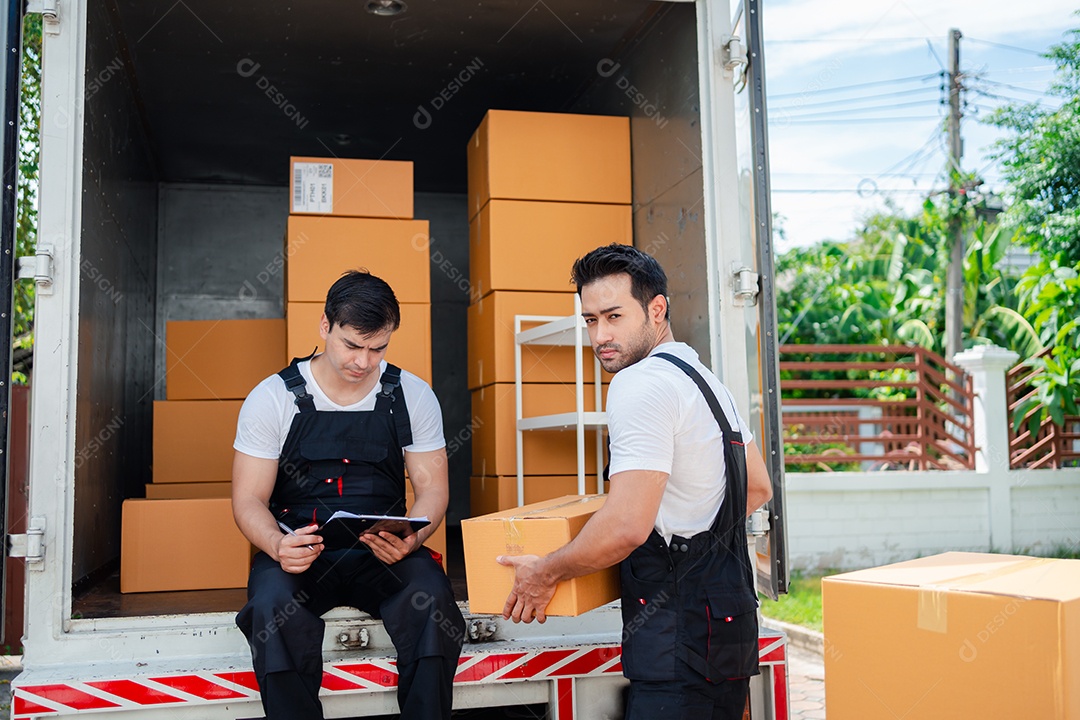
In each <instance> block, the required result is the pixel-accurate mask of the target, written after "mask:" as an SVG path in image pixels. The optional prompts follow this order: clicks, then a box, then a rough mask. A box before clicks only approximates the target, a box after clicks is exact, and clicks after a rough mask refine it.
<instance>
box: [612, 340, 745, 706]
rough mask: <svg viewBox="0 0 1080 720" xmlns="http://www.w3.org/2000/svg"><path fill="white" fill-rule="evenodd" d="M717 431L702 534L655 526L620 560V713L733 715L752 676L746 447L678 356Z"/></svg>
mask: <svg viewBox="0 0 1080 720" xmlns="http://www.w3.org/2000/svg"><path fill="white" fill-rule="evenodd" d="M656 357H661V358H664V359H665V360H668V361H670V362H672V363H674V364H675V365H677V366H678V367H679V368H680V369H681V370H682V371H683V372H685V373H686V374H687V375H689V376H690V377H691V378H692V379H693V380H694V382H696V383H697V385H698V387H699V388H701V391H702V393H703V394H704V395H705V399H706V400H707V401H708V403H709V407H710V408H711V409H712V411H713V414H714V415H715V416H716V421H717V423H719V425H720V429H721V430H722V431H723V438H724V440H723V442H724V462H725V463H726V465H727V477H726V483H727V491H726V492H727V494H726V495H725V497H724V501H723V503H721V505H720V510H719V512H718V513H717V515H716V519H715V520H713V523H712V527H711V528H709V530H708V531H707V532H701V533H698V534H696V535H694V536H693V537H692V538H689V539H687V538H681V537H679V536H673V537H672V539H671V544H670V545H668V544H667V543H666V542H664V538H663V537H662V536H661V535H660V534H659V533H658V532H656V530H655V529H654V530H653V531H652V534H651V535H650V536H649V539H648V540H646V541H645V543H644V544H643V545H641V546H640V547H639V548H637V549H636V550H634V552H633V553H631V554H630V556H629V557H628V558H626V559H625V560H623V562H622V565H621V567H620V574H621V579H622V614H623V638H622V640H623V645H622V665H623V673H624V674H625V675H626V677H627V678H629V679H630V680H631V681H633V682H631V689H630V695H629V699H628V704H627V714H626V717H627V718H629V719H632V720H639V719H643V718H649V719H655V718H663V719H664V720H683V719H684V718H685V719H686V720H689V719H690V718H693V719H694V720H699V719H701V718H716V719H718V720H719V719H724V720H726V719H727V718H742V716H743V706H744V704H745V702H746V690H747V687H748V680H747V679H748V678H749V677H750V676H751V675H756V674H758V625H757V598H756V597H755V594H754V589H753V588H754V583H753V571H752V569H751V567H750V559H749V556H748V554H747V545H746V518H745V508H746V494H747V489H746V450H745V447H744V446H743V442H742V435H741V434H740V433H739V432H737V431H735V430H732V429H731V427H730V425H729V423H728V422H727V418H726V417H725V415H724V412H723V410H722V409H721V407H720V404H719V403H718V402H717V400H716V396H715V395H714V394H713V392H712V389H711V388H710V387H709V386H708V384H707V383H706V382H705V380H704V378H702V377H701V376H700V375H699V374H698V373H697V371H695V370H694V369H693V368H692V367H691V366H690V365H689V364H687V363H685V362H684V361H682V360H681V359H679V358H677V357H675V356H673V355H668V354H667V353H657V354H656Z"/></svg>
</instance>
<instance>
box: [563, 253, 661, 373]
mask: <svg viewBox="0 0 1080 720" xmlns="http://www.w3.org/2000/svg"><path fill="white" fill-rule="evenodd" d="M581 316H582V317H583V318H585V325H586V327H587V328H588V330H589V340H590V341H591V342H592V347H593V352H594V353H596V357H598V358H599V359H600V365H601V367H603V368H604V369H605V370H607V371H608V372H610V373H616V372H618V371H620V370H622V369H623V368H624V367H628V366H630V365H633V364H634V363H636V362H637V361H638V360H641V359H643V358H644V357H645V356H646V355H648V354H649V351H650V350H652V347H653V343H654V342H655V340H656V328H655V327H654V326H653V323H651V322H650V321H649V318H648V317H647V316H646V314H645V309H644V308H642V307H641V303H639V302H638V301H637V299H636V298H635V297H634V296H633V295H631V294H630V276H629V275H627V274H625V273H620V274H618V275H608V276H607V277H603V278H600V279H599V280H594V281H593V282H591V283H589V284H588V285H585V286H584V287H582V288H581Z"/></svg>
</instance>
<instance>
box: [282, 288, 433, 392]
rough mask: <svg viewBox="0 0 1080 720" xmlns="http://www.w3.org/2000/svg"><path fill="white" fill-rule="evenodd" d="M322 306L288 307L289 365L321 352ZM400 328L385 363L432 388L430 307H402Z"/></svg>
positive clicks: (310, 304)
mask: <svg viewBox="0 0 1080 720" xmlns="http://www.w3.org/2000/svg"><path fill="white" fill-rule="evenodd" d="M323 307H324V303H288V305H286V307H285V322H286V324H287V326H288V341H287V344H288V355H287V356H288V361H287V362H292V359H293V358H294V357H307V356H308V355H310V354H311V351H312V350H313V349H315V348H316V347H317V348H318V350H319V352H322V351H323V342H322V338H321V337H319V322H320V320H321V319H322V315H323ZM400 307H401V327H400V328H398V329H397V331H396V332H395V333H394V334H393V335H392V336H391V338H390V347H389V348H387V350H386V360H387V362H391V363H394V364H395V365H397V366H398V367H400V368H404V369H405V370H408V371H409V372H411V373H413V374H414V375H417V376H419V377H421V378H423V379H424V380H425V381H427V383H428V384H429V385H430V384H431V305H430V304H428V303H402V304H401V306H400Z"/></svg>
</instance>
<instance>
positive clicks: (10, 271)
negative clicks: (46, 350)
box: [0, 0, 22, 644]
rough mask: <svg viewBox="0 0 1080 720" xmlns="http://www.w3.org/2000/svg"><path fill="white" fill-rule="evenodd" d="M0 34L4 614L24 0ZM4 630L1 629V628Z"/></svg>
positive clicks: (9, 10)
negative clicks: (0, 50)
mask: <svg viewBox="0 0 1080 720" xmlns="http://www.w3.org/2000/svg"><path fill="white" fill-rule="evenodd" d="M0 38H3V40H4V52H3V57H2V58H0V76H2V77H3V87H2V89H0V90H2V94H0V112H2V117H3V125H2V126H0V163H3V164H2V166H0V167H3V175H4V181H3V185H2V186H0V248H2V253H0V257H3V261H2V262H0V287H2V288H3V300H0V337H2V338H3V342H0V523H3V528H4V538H5V552H3V553H0V579H2V580H0V581H2V582H3V585H4V587H3V588H0V614H2V616H3V617H6V616H7V608H6V607H4V604H5V603H4V601H5V599H6V598H7V567H6V565H7V555H8V553H7V548H6V539H7V531H8V528H7V490H8V475H9V472H8V471H9V466H8V459H9V456H10V453H9V452H8V433H9V422H8V421H9V418H10V414H11V413H10V408H11V340H12V336H11V332H12V318H11V313H12V309H13V307H14V302H15V298H14V292H15V263H16V260H15V190H16V186H17V175H18V170H19V75H20V68H21V65H22V2H21V1H20V0H7V1H6V2H4V3H3V5H2V8H0ZM0 633H2V630H0ZM0 641H2V642H5V643H8V644H18V642H19V639H18V638H6V637H0Z"/></svg>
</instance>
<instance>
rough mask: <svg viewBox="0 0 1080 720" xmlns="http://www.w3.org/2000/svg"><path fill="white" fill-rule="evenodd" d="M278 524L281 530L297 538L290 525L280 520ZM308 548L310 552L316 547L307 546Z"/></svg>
mask: <svg viewBox="0 0 1080 720" xmlns="http://www.w3.org/2000/svg"><path fill="white" fill-rule="evenodd" d="M277 524H278V527H279V528H281V529H282V530H284V531H285V532H287V533H289V534H290V535H292V536H293V537H296V533H295V532H293V529H292V528H291V527H289V526H288V525H286V524H285V523H283V522H281V521H280V520H278V521H277ZM306 547H307V549H308V550H314V549H315V546H314V545H307V546H306Z"/></svg>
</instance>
